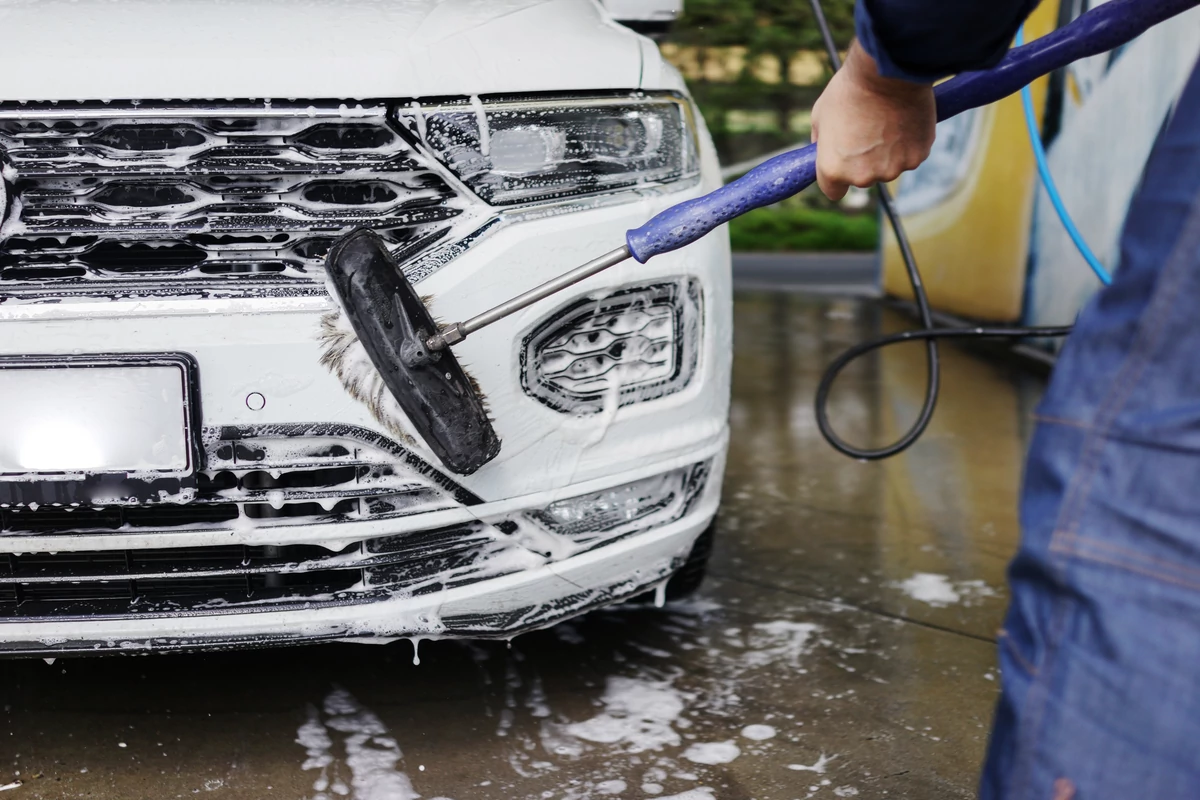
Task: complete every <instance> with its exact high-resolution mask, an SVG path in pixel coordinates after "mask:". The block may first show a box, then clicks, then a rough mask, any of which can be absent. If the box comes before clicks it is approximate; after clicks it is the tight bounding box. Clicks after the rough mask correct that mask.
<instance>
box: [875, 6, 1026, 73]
mask: <svg viewBox="0 0 1200 800" xmlns="http://www.w3.org/2000/svg"><path fill="white" fill-rule="evenodd" d="M1037 2H1038V0H858V5H857V6H856V8H855V14H854V16H855V27H856V29H857V33H858V40H859V43H860V44H861V45H862V47H863V49H864V50H865V51H866V52H867V53H869V54H870V55H871V57H872V58H873V59H874V60H875V62H876V64H878V68H879V72H880V74H881V75H884V76H888V77H893V78H905V79H908V80H912V81H920V82H925V83H928V82H932V81H934V80H937V79H939V78H943V77H946V76H947V75H953V74H955V73H958V72H963V71H965V70H972V69H985V68H987V67H990V66H993V65H994V64H995V63H996V62H997V61H999V60H1000V59H1001V58H1002V57H1003V56H1004V52H1005V50H1006V49H1007V48H1008V46H1009V44H1010V43H1011V41H1012V37H1013V35H1014V34H1016V32H1017V28H1018V27H1019V26H1020V25H1021V23H1022V22H1023V21H1024V19H1025V17H1026V16H1028V15H1029V12H1030V11H1032V10H1033V8H1034V7H1035V6H1036V5H1037Z"/></svg>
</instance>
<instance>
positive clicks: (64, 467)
mask: <svg viewBox="0 0 1200 800" xmlns="http://www.w3.org/2000/svg"><path fill="white" fill-rule="evenodd" d="M198 372H199V370H198V368H197V365H196V363H195V360H194V359H193V358H192V357H191V356H189V355H187V354H183V353H165V354H159V353H153V354H120V355H85V356H20V357H7V358H0V478H3V479H6V480H10V481H11V480H18V481H21V480H25V481H29V480H36V481H43V480H55V479H57V480H60V481H61V480H76V481H79V480H85V481H87V482H89V483H94V482H95V479H96V478H97V477H102V476H116V475H126V476H130V477H136V478H137V479H138V482H139V483H145V484H154V483H159V484H160V485H161V484H162V482H163V481H165V482H166V483H175V482H176V481H178V480H182V479H186V478H189V477H191V476H193V475H194V473H195V471H196V469H197V465H198V464H199V462H200V448H199V439H198V435H197V434H198V425H199V407H198V395H197V392H196V386H197V383H198ZM171 479H176V481H172V480H171ZM186 482H187V483H191V481H186Z"/></svg>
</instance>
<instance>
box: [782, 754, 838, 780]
mask: <svg viewBox="0 0 1200 800" xmlns="http://www.w3.org/2000/svg"><path fill="white" fill-rule="evenodd" d="M835 758H837V756H836V755H832V756H827V755H825V754H824V753H821V757H820V758H818V759H817V760H816V761H814V762H813V763H812V764H788V769H790V770H793V771H795V772H815V773H817V774H818V775H824V774H825V769H826V768H827V767H828V766H829V762H830V761H833V760H834V759H835Z"/></svg>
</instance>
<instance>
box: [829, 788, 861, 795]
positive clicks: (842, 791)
mask: <svg viewBox="0 0 1200 800" xmlns="http://www.w3.org/2000/svg"><path fill="white" fill-rule="evenodd" d="M833 794H834V796H835V797H858V789H855V788H854V787H853V786H839V787H837V788H836V789H834V790H833Z"/></svg>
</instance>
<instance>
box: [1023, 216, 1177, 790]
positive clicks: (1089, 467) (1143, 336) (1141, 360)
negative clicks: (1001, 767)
mask: <svg viewBox="0 0 1200 800" xmlns="http://www.w3.org/2000/svg"><path fill="white" fill-rule="evenodd" d="M1198 249H1200V193H1197V195H1196V197H1195V198H1194V199H1193V200H1192V207H1191V210H1190V211H1189V213H1188V216H1187V219H1186V220H1185V221H1184V224H1183V228H1182V230H1181V231H1180V234H1179V238H1178V240H1177V241H1176V242H1175V245H1174V248H1173V249H1172V251H1171V254H1170V256H1168V258H1167V263H1166V264H1164V265H1163V271H1162V275H1161V276H1160V278H1159V280H1158V285H1157V286H1155V289H1154V296H1153V297H1151V299H1150V303H1149V304H1148V305H1147V306H1146V308H1145V309H1144V310H1143V311H1142V316H1141V318H1140V319H1139V322H1138V330H1137V333H1136V334H1135V336H1134V340H1133V344H1132V345H1131V346H1130V348H1129V352H1128V353H1127V354H1126V356H1125V361H1124V363H1122V365H1121V369H1120V370H1119V371H1118V373H1117V376H1116V378H1115V386H1114V388H1113V389H1112V390H1111V391H1110V393H1109V396H1108V397H1107V398H1106V400H1105V402H1104V404H1103V405H1102V406H1101V409H1100V412H1099V413H1098V414H1097V415H1096V423H1095V428H1094V429H1093V430H1092V431H1090V432H1089V433H1088V435H1087V438H1086V440H1085V441H1084V445H1083V453H1082V455H1081V458H1080V464H1079V467H1078V468H1077V469H1076V471H1075V475H1074V476H1072V478H1071V484H1070V486H1069V487H1068V488H1067V494H1066V497H1065V498H1064V499H1063V505H1062V507H1061V508H1060V509H1059V515H1058V520H1057V524H1056V525H1055V529H1054V533H1053V534H1052V535H1051V537H1050V549H1051V551H1054V550H1055V542H1056V540H1057V539H1058V537H1059V534H1060V533H1061V532H1066V531H1070V532H1072V533H1073V532H1074V530H1075V529H1076V527H1077V525H1078V523H1079V514H1078V513H1077V510H1082V509H1083V504H1084V501H1085V498H1086V497H1087V496H1088V495H1089V494H1090V493H1091V485H1092V480H1093V479H1094V477H1095V474H1096V472H1097V470H1099V468H1100V462H1101V456H1102V455H1103V452H1104V445H1105V441H1106V440H1105V434H1106V433H1107V431H1108V429H1109V428H1110V427H1111V426H1112V424H1113V422H1114V421H1115V420H1116V418H1117V415H1118V414H1119V413H1120V410H1121V409H1122V408H1124V406H1125V403H1126V402H1127V401H1128V399H1129V396H1130V394H1131V393H1132V392H1133V388H1134V386H1135V385H1136V384H1137V380H1138V378H1139V377H1140V375H1141V372H1142V370H1143V369H1144V368H1145V363H1146V359H1145V356H1146V355H1148V354H1149V353H1150V352H1152V351H1153V350H1154V348H1155V347H1156V346H1157V344H1158V340H1159V337H1160V336H1161V335H1162V332H1163V330H1164V329H1165V325H1166V320H1167V314H1166V311H1167V310H1168V309H1169V308H1170V307H1171V306H1172V304H1174V303H1175V302H1176V301H1177V300H1178V299H1179V298H1180V297H1181V293H1180V292H1178V291H1177V287H1176V284H1177V283H1179V282H1181V281H1182V280H1183V279H1184V277H1185V276H1186V275H1187V274H1188V269H1187V267H1188V266H1189V265H1188V263H1187V261H1188V259H1189V258H1192V257H1194V255H1195V252H1196V251H1197V250H1198ZM1148 315H1149V320H1150V325H1149V327H1146V326H1143V324H1142V323H1143V321H1144V320H1146V319H1147V316H1148ZM1067 523H1069V524H1067ZM1051 566H1055V567H1056V569H1057V571H1058V572H1059V579H1060V580H1063V581H1064V582H1065V573H1066V565H1065V563H1064V564H1059V565H1051ZM1069 608H1070V605H1069V603H1068V600H1067V598H1065V597H1062V596H1060V597H1058V598H1056V600H1055V609H1054V612H1055V613H1054V617H1053V618H1052V620H1051V627H1050V630H1048V631H1047V634H1048V635H1047V638H1046V646H1045V648H1044V650H1043V652H1042V654H1041V659H1040V660H1039V661H1040V663H1039V668H1040V670H1041V672H1040V673H1039V674H1038V676H1037V677H1036V678H1035V679H1034V681H1033V684H1032V685H1031V686H1030V687H1029V694H1028V695H1027V696H1026V699H1025V703H1024V711H1025V713H1026V714H1027V717H1026V718H1027V719H1029V720H1030V722H1029V725H1028V726H1027V727H1025V726H1022V727H1020V728H1019V729H1018V732H1017V742H1016V752H1015V753H1014V759H1015V761H1016V767H1015V769H1016V774H1015V775H1014V776H1013V777H1014V780H1013V783H1012V786H1013V787H1014V788H1015V789H1017V790H1019V791H1017V792H1015V793H1014V794H1012V795H1011V797H1013V798H1016V799H1017V800H1025V798H1028V797H1030V796H1032V794H1031V792H1030V789H1031V785H1032V783H1033V760H1034V758H1033V756H1034V744H1035V743H1036V742H1037V741H1038V739H1040V738H1041V732H1042V726H1043V724H1044V721H1045V712H1046V704H1047V702H1048V701H1049V697H1050V687H1049V680H1050V675H1051V674H1052V673H1053V668H1052V665H1053V662H1054V660H1055V657H1056V656H1057V654H1058V649H1059V646H1060V645H1061V639H1062V631H1063V629H1064V626H1065V625H1066V621H1067V615H1068V610H1069Z"/></svg>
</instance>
